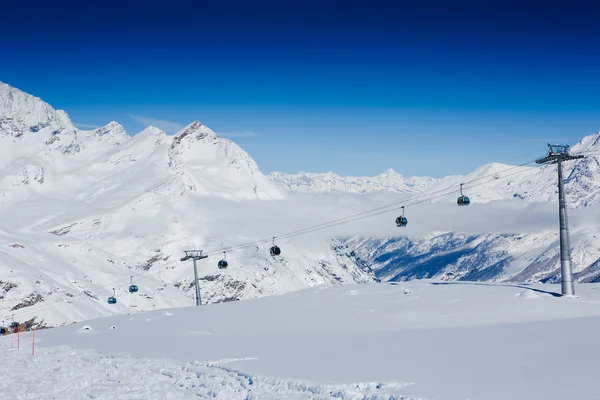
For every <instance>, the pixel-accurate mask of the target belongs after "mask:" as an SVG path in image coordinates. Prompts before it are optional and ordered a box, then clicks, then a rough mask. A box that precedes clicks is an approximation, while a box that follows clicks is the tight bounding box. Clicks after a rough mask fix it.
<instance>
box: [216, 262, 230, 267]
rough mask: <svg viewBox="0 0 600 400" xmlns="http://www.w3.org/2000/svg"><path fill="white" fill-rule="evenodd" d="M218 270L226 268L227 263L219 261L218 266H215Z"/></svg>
mask: <svg viewBox="0 0 600 400" xmlns="http://www.w3.org/2000/svg"><path fill="white" fill-rule="evenodd" d="M217 265H218V267H219V269H225V268H227V266H228V265H229V263H228V262H227V260H221V261H219V264H217Z"/></svg>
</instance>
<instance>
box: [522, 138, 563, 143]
mask: <svg viewBox="0 0 600 400" xmlns="http://www.w3.org/2000/svg"><path fill="white" fill-rule="evenodd" d="M568 141H569V140H568V139H552V138H550V139H521V140H520V142H521V143H562V142H568Z"/></svg>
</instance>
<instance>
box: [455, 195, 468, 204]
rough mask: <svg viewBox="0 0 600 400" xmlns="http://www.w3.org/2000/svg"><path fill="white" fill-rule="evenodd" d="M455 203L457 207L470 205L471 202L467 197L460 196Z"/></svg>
mask: <svg viewBox="0 0 600 400" xmlns="http://www.w3.org/2000/svg"><path fill="white" fill-rule="evenodd" d="M456 203H457V204H458V205H459V206H468V205H469V204H471V200H470V199H469V198H468V197H467V196H460V197H459V198H458V200H456Z"/></svg>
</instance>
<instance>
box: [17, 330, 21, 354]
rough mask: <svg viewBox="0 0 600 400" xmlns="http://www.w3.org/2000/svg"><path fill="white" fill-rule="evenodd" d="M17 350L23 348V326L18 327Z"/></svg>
mask: <svg viewBox="0 0 600 400" xmlns="http://www.w3.org/2000/svg"><path fill="white" fill-rule="evenodd" d="M17 329H18V330H17V350H21V327H20V326H19V327H18V328H17Z"/></svg>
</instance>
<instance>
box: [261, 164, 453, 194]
mask: <svg viewBox="0 0 600 400" xmlns="http://www.w3.org/2000/svg"><path fill="white" fill-rule="evenodd" d="M268 177H269V179H271V180H273V181H274V182H278V183H280V184H282V185H283V186H284V187H285V188H286V189H288V190H292V191H298V192H309V193H335V192H341V193H368V192H377V191H390V192H399V193H419V192H423V191H425V190H427V189H429V188H431V187H433V186H435V185H436V184H439V183H440V182H441V179H435V178H430V177H411V178H405V177H404V176H402V175H401V174H399V173H398V172H396V171H394V170H393V169H388V170H387V171H385V172H383V173H381V174H379V175H376V176H362V177H355V176H340V175H338V174H335V173H333V172H327V173H325V174H315V173H308V172H300V173H298V174H284V173H281V172H271V173H270V174H269V175H268ZM457 178H458V177H457Z"/></svg>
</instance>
